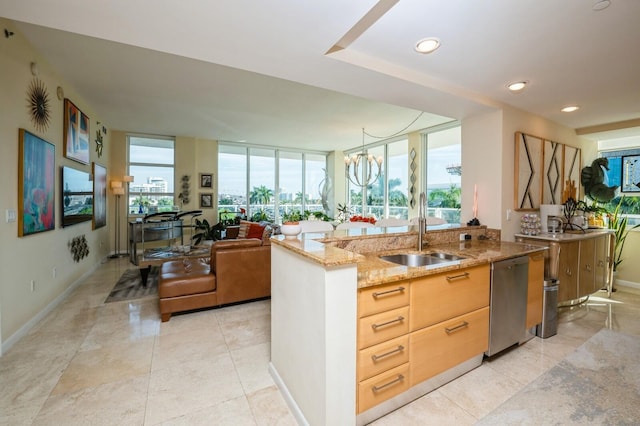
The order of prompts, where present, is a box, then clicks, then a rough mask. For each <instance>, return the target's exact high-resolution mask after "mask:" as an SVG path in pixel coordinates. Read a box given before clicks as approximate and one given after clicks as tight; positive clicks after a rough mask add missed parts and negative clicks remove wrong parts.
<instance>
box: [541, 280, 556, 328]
mask: <svg viewBox="0 0 640 426" xmlns="http://www.w3.org/2000/svg"><path fill="white" fill-rule="evenodd" d="M559 284H560V283H559V281H558V280H555V279H546V280H545V281H544V293H543V297H542V323H540V324H539V325H538V327H537V328H536V336H538V337H542V338H543V339H546V338H547V337H551V336H555V335H556V334H557V333H558V286H559Z"/></svg>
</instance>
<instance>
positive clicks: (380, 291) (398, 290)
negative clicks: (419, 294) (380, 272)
mask: <svg viewBox="0 0 640 426" xmlns="http://www.w3.org/2000/svg"><path fill="white" fill-rule="evenodd" d="M408 304H409V282H408V281H401V282H398V283H394V284H392V285H382V286H376V287H371V288H366V289H363V290H360V291H359V292H358V316H359V317H360V318H362V317H366V316H368V315H372V314H377V313H379V312H384V311H388V310H390V309H395V308H400V307H402V306H407V305H408Z"/></svg>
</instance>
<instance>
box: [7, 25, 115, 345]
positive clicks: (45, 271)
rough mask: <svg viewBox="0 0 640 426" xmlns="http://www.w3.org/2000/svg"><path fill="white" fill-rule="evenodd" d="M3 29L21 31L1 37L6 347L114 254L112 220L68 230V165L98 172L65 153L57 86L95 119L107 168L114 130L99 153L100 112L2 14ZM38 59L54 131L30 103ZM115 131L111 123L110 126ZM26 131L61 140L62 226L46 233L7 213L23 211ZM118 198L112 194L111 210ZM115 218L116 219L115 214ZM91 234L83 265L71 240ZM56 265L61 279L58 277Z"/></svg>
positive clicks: (57, 194) (58, 210)
mask: <svg viewBox="0 0 640 426" xmlns="http://www.w3.org/2000/svg"><path fill="white" fill-rule="evenodd" d="M0 24H1V25H0V26H1V27H2V28H7V29H9V30H10V31H13V32H14V35H13V36H12V37H10V38H4V37H3V38H2V40H1V41H0V69H1V70H2V79H0V110H1V111H2V113H0V141H2V142H1V145H2V148H1V155H0V182H2V185H0V203H1V204H0V213H1V216H0V217H1V218H2V221H1V222H0V254H1V255H0V270H1V271H2V278H0V342H2V350H3V351H5V350H6V349H7V348H8V347H9V346H10V345H11V344H13V343H14V342H15V341H16V340H17V338H18V337H19V336H20V335H21V334H24V333H26V330H27V328H26V327H28V324H29V322H30V321H34V319H35V318H37V316H38V315H39V314H41V313H42V312H44V310H46V309H47V307H50V306H51V304H52V303H54V302H55V301H56V299H57V298H58V297H59V296H60V295H62V294H64V292H65V291H66V290H67V289H69V287H70V286H72V285H73V283H75V282H77V280H78V279H80V278H81V277H82V276H83V275H84V274H86V273H88V272H90V271H91V270H92V269H93V268H94V267H95V266H96V265H98V264H99V262H100V261H101V260H102V259H103V258H105V257H106V255H107V254H108V249H109V229H110V228H109V225H107V226H106V227H103V228H100V229H98V230H95V231H94V230H92V229H91V227H92V225H91V222H84V223H80V224H77V225H73V226H70V227H67V228H64V229H62V228H61V227H60V223H61V197H60V166H62V165H65V166H71V167H74V168H76V169H79V170H83V171H86V172H91V164H89V165H83V164H80V163H78V162H75V161H72V160H69V159H66V158H64V156H63V143H62V128H63V101H62V100H58V98H57V97H56V88H57V87H58V86H61V87H62V88H63V89H64V92H65V96H66V97H67V98H69V99H71V100H72V101H73V103H74V104H75V105H76V106H77V107H78V108H79V109H80V110H81V111H82V112H83V113H85V114H86V115H87V116H89V117H90V119H91V120H90V123H91V124H90V133H89V134H90V140H91V145H90V150H89V152H90V161H96V162H97V163H99V164H101V165H103V166H106V167H107V174H108V175H109V174H110V170H109V166H108V164H109V149H108V147H109V145H110V131H109V130H108V131H107V134H106V135H105V136H104V138H103V143H104V146H105V149H104V150H103V155H102V157H101V158H98V156H97V154H96V152H95V143H94V140H95V135H96V133H95V132H96V129H97V125H96V121H101V119H100V116H99V114H98V113H97V112H96V111H94V110H93V109H92V108H91V106H90V105H88V104H87V103H86V102H85V101H84V100H83V99H82V97H81V96H80V95H79V93H77V92H76V91H75V90H74V88H73V87H71V86H70V85H69V84H67V83H66V82H65V81H63V80H62V79H61V78H60V77H59V76H58V75H57V74H56V72H55V70H53V69H51V67H50V66H49V65H48V64H47V63H46V62H45V61H44V59H43V58H42V57H41V56H40V55H39V54H38V53H37V52H36V51H35V50H34V49H33V48H32V47H31V46H30V45H29V43H28V42H27V41H26V39H25V38H24V37H23V36H22V34H20V32H19V31H17V30H16V29H15V28H14V27H13V25H12V22H11V21H8V20H5V19H0ZM31 62H36V63H37V64H38V68H39V70H40V73H39V78H40V80H42V82H43V83H44V85H45V87H46V90H47V92H48V95H49V96H48V97H49V103H50V107H51V120H50V123H49V126H48V128H47V129H46V130H45V131H43V132H41V131H38V130H36V128H35V126H34V125H33V123H32V122H31V119H30V116H29V114H28V109H27V105H26V98H27V89H28V87H29V84H30V83H31V80H32V79H33V76H32V75H31V71H30V64H31ZM102 125H105V126H106V127H107V129H108V128H109V126H108V123H102V124H101V126H102ZM20 128H23V129H26V130H28V131H29V132H31V133H34V134H36V135H37V136H39V137H41V138H43V139H45V140H47V141H48V142H50V143H52V144H54V145H55V148H56V173H55V179H56V182H55V189H56V191H55V204H56V210H55V217H56V228H55V230H52V231H48V232H43V233H39V234H34V235H29V236H26V237H22V238H19V237H18V222H17V221H15V222H7V221H6V220H5V217H6V216H5V214H6V213H5V212H6V210H8V209H11V210H15V211H16V214H17V211H18V129H20ZM111 203H112V197H110V196H109V195H108V196H107V206H108V208H109V207H110V205H111ZM109 213H110V212H109V211H108V213H107V214H108V216H107V223H110V222H111V221H112V218H111V216H110V214H109ZM83 234H84V235H85V236H86V238H87V241H88V243H89V249H90V254H89V256H88V257H85V258H84V259H82V260H80V262H78V263H76V262H74V261H73V259H72V256H71V253H70V252H69V248H68V243H69V241H70V240H71V239H72V238H74V237H77V236H80V235H83ZM53 268H56V277H55V278H54V277H53ZM31 280H34V281H35V290H34V291H33V292H32V291H31V285H30V281H31Z"/></svg>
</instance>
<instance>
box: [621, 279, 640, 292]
mask: <svg viewBox="0 0 640 426" xmlns="http://www.w3.org/2000/svg"><path fill="white" fill-rule="evenodd" d="M618 286H620V287H628V288H633V289H635V290H640V283H636V282H633V281H625V280H621V279H616V287H618Z"/></svg>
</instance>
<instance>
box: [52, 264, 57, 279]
mask: <svg viewBox="0 0 640 426" xmlns="http://www.w3.org/2000/svg"><path fill="white" fill-rule="evenodd" d="M57 273H58V268H56V267H55V266H54V267H53V271H51V276H52V277H53V278H55V277H56V275H57Z"/></svg>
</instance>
